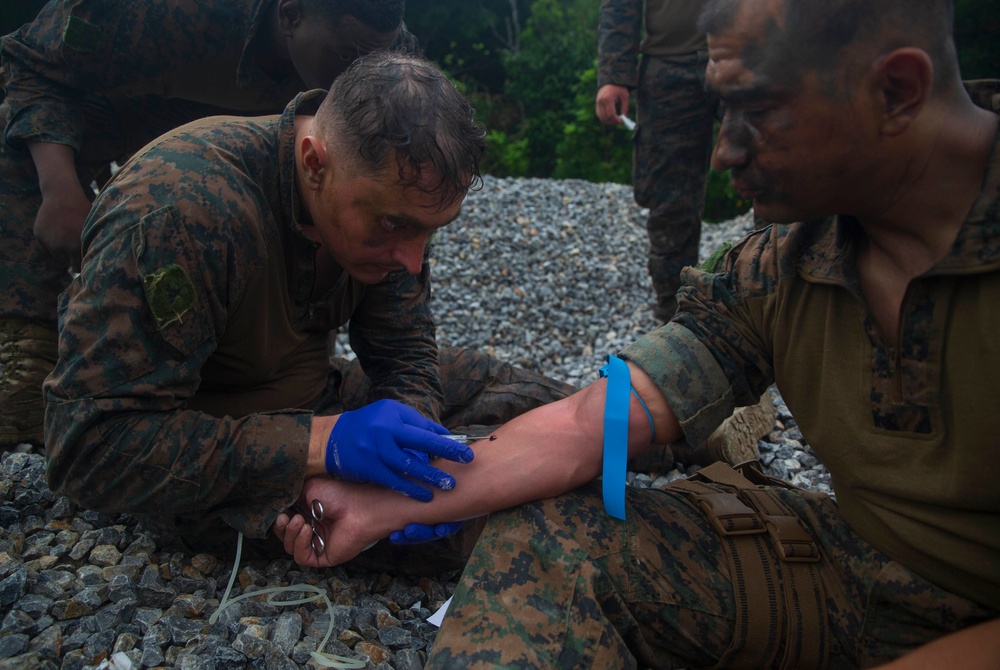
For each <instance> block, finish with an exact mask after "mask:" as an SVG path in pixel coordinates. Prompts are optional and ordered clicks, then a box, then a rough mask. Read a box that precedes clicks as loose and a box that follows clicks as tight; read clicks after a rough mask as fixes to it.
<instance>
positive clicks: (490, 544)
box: [427, 482, 998, 669]
mask: <svg viewBox="0 0 1000 670" xmlns="http://www.w3.org/2000/svg"><path fill="white" fill-rule="evenodd" d="M724 489H725V487H723V489H720V490H724ZM768 490H771V489H770V488H769V489H768ZM772 492H773V494H774V495H776V496H777V497H778V498H779V499H780V501H781V503H782V504H783V505H784V506H785V507H787V508H788V509H790V510H792V511H793V512H794V516H796V517H798V519H800V520H801V521H802V523H803V524H804V526H805V528H807V529H808V531H809V533H810V534H811V535H812V536H813V538H815V544H816V545H817V546H818V548H819V561H818V562H817V563H815V570H816V574H818V575H819V580H820V583H819V585H820V586H821V587H822V589H823V591H825V602H824V603H823V605H824V607H823V609H824V611H825V613H826V620H825V621H824V622H823V624H822V626H817V628H820V627H822V628H823V630H822V631H821V630H809V628H810V627H808V626H805V627H803V626H801V619H800V627H799V634H800V636H805V637H808V636H812V635H820V634H823V635H825V636H826V640H827V641H826V642H825V643H824V647H825V649H826V653H825V654H824V655H825V656H826V663H827V665H826V667H829V668H854V667H870V666H872V665H875V664H878V663H880V662H884V661H886V660H888V659H891V658H894V657H897V656H899V655H900V654H902V653H904V652H906V651H908V650H910V649H912V648H914V647H916V646H919V645H920V644H922V643H924V642H927V641H929V640H931V639H934V638H936V637H939V636H941V635H944V634H947V633H949V632H951V631H954V630H957V629H960V628H963V627H966V626H969V625H973V624H975V623H978V622H980V621H983V620H987V619H990V618H993V617H996V616H997V614H998V613H997V612H992V611H990V610H988V609H986V608H984V607H982V606H980V605H977V604H975V603H972V602H970V601H968V600H966V599H963V598H960V597H958V596H956V595H954V594H951V593H948V592H945V591H943V590H941V589H940V588H938V587H936V586H934V585H933V584H931V583H930V582H928V581H927V580H925V579H923V578H922V577H920V576H919V575H917V574H915V573H913V572H912V571H910V570H908V569H907V568H906V567H905V566H903V565H901V564H900V563H898V562H896V561H893V560H891V559H890V558H889V557H888V556H885V555H884V554H882V553H880V552H878V551H877V550H875V549H874V548H873V547H871V546H870V545H869V544H868V543H867V542H865V541H864V540H862V539H861V538H860V537H858V536H857V535H856V534H855V533H853V532H852V531H851V529H850V528H849V527H848V526H847V524H846V523H844V521H843V520H842V518H841V516H840V514H839V512H838V509H837V505H836V503H835V502H834V501H833V500H831V499H830V498H829V497H828V496H825V495H821V494H815V493H809V492H805V491H799V490H789V489H785V488H776V489H774V490H773V491H772ZM627 495H628V504H627V521H624V522H623V521H619V520H617V519H614V518H612V517H610V516H608V514H607V513H606V512H605V511H604V505H603V502H602V498H601V490H600V483H599V482H597V483H591V484H588V485H586V486H584V487H582V488H580V489H578V490H577V491H574V492H571V493H569V494H566V495H563V496H561V497H558V498H554V499H550V500H545V501H542V502H538V503H533V504H528V505H524V506H522V507H519V508H516V509H512V510H509V511H506V512H503V513H500V514H496V515H493V516H491V517H490V520H489V522H488V523H487V525H486V528H485V530H484V531H483V533H482V535H481V536H480V539H479V542H478V544H477V545H476V548H475V550H474V552H473V554H472V557H471V558H470V560H469V563H468V565H467V566H466V569H465V572H464V573H463V575H462V579H461V582H460V584H459V587H458V590H457V591H456V593H455V596H454V600H453V602H452V604H451V607H450V608H449V611H448V615H447V617H446V618H445V621H444V624H443V626H442V628H441V632H440V633H439V635H438V638H437V640H436V642H435V645H434V649H433V653H432V654H431V657H430V658H429V660H428V664H427V667H428V668H437V669H440V668H455V669H457V668H463V669H467V668H602V669H605V668H638V667H644V668H645V667H648V668H690V669H693V668H707V667H713V666H716V664H717V663H718V662H719V660H720V658H722V657H724V656H725V655H726V654H727V653H728V654H729V659H730V662H729V663H726V664H723V665H721V666H716V667H732V668H743V667H772V666H773V667H777V664H776V663H775V664H768V665H764V666H760V665H747V664H746V663H742V664H741V654H740V645H741V644H743V643H745V642H746V641H742V642H741V641H739V640H737V644H736V647H735V649H732V648H731V647H733V643H734V627H735V624H734V622H735V621H736V620H737V615H738V612H737V610H738V608H747V609H749V610H750V614H753V613H754V612H755V611H756V612H758V613H759V612H761V611H763V612H765V613H766V612H767V611H768V610H769V609H770V610H774V609H779V608H783V607H786V603H785V601H784V597H783V595H784V593H783V592H784V590H786V589H787V588H788V587H789V583H788V580H787V579H786V578H785V577H782V576H779V577H778V578H777V579H776V580H775V582H774V583H773V584H771V585H768V588H769V589H770V591H771V593H772V596H771V598H770V599H769V600H768V599H765V600H764V601H763V602H751V603H747V602H745V600H746V599H741V600H739V601H738V600H737V599H736V597H735V596H734V588H733V583H732V581H731V569H730V563H729V561H728V559H727V555H726V550H725V547H724V546H723V545H724V542H723V540H722V539H721V536H720V534H719V533H718V532H717V531H716V530H715V528H713V527H712V526H711V525H710V524H709V522H708V520H707V518H706V516H705V514H703V512H702V510H701V509H699V508H697V507H695V506H694V505H692V504H691V503H690V501H689V499H688V497H687V496H685V495H683V494H682V493H680V492H678V491H676V490H672V489H671V488H670V487H668V489H667V490H656V489H641V490H640V489H629V490H628V494H627ZM769 560H770V561H772V562H776V561H777V560H778V559H777V558H776V557H775V556H774V554H773V549H772V550H771V555H770V556H769ZM783 574H785V575H787V573H783ZM751 577H752V576H751ZM755 607H756V608H757V609H756V610H755V609H754V608H755ZM761 607H763V608H764V609H763V610H761V609H760V608H761ZM797 614H799V613H798V612H796V611H791V612H787V616H788V617H795V616H796V615H797ZM768 634H769V635H770V636H772V637H774V638H775V639H776V640H777V641H778V644H780V645H781V648H780V649H778V650H777V651H778V655H777V658H778V659H779V660H780V659H781V657H782V652H783V651H784V648H785V647H787V646H788V645H789V644H801V643H802V642H803V640H791V639H789V638H788V637H783V636H782V635H780V634H776V632H775V631H769V633H768ZM804 642H805V644H806V645H808V644H809V643H810V642H811V640H809V639H806V640H805V641H804ZM734 652H735V653H734ZM734 659H735V660H734ZM817 666H818V667H822V664H817ZM793 667H802V668H805V667H813V666H812V665H800V664H796V665H795V666H793Z"/></svg>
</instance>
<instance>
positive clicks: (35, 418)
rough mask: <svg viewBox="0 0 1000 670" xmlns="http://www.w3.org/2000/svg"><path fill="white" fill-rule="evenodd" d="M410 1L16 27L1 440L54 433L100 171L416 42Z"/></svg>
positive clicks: (101, 1) (6, 187)
mask: <svg viewBox="0 0 1000 670" xmlns="http://www.w3.org/2000/svg"><path fill="white" fill-rule="evenodd" d="M403 9H404V3H403V0H337V1H336V2H334V1H331V0H246V1H244V0H208V1H204V0H147V1H144V2H115V1H112V0H69V1H62V2H57V1H56V0H53V1H52V2H49V3H48V4H47V5H45V6H44V7H43V8H42V9H41V11H40V12H39V13H38V16H37V17H36V18H35V20H34V21H33V22H31V23H29V24H26V25H25V26H23V27H22V28H21V29H20V30H18V31H17V32H15V33H12V34H10V35H7V36H6V37H4V38H3V39H2V43H0V59H2V65H3V69H4V73H5V76H6V78H7V84H6V91H7V97H6V100H5V101H4V103H3V104H2V105H0V120H2V121H0V122H4V123H6V127H5V128H4V130H3V142H0V286H3V287H4V289H5V290H4V291H3V292H2V294H0V366H2V368H3V370H2V372H0V447H2V446H5V445H13V444H17V443H20V442H33V443H41V441H42V439H43V436H42V414H43V406H42V397H41V386H42V381H43V380H44V379H45V376H46V375H47V374H48V373H49V372H50V371H51V370H52V367H53V365H54V364H55V359H56V339H57V337H56V298H57V296H58V295H59V293H60V292H61V291H62V290H63V289H64V288H65V287H66V286H67V284H68V283H69V280H70V273H69V272H68V270H69V269H74V270H75V269H78V268H79V266H80V231H81V229H82V227H83V222H84V219H85V218H86V216H87V213H88V211H89V210H90V201H91V199H92V198H93V193H92V191H91V188H90V186H89V185H90V184H91V182H93V181H94V180H97V182H98V183H99V184H100V183H103V182H104V181H105V180H106V179H107V177H108V174H109V173H108V169H109V167H110V164H111V162H112V161H118V162H124V161H125V159H126V158H127V157H128V156H129V155H130V154H132V153H133V152H135V151H137V150H138V149H139V148H140V147H142V146H143V145H144V144H146V143H147V142H149V141H150V140H152V139H153V138H155V137H157V136H158V135H160V134H161V133H163V132H166V131H167V130H169V129H171V128H175V127H177V126H179V125H182V124H184V123H187V122H189V121H192V120H194V119H198V118H202V117H205V116H210V115H214V114H239V115H259V114H276V113H279V112H280V111H281V110H282V109H284V107H285V105H286V104H287V103H288V101H289V100H291V99H292V98H293V97H294V96H295V94H297V93H298V92H300V91H303V90H306V89H310V88H324V89H325V88H329V86H330V84H331V83H332V82H333V80H334V79H335V78H336V77H337V76H338V75H339V74H340V73H341V72H343V71H344V70H345V69H346V68H347V66H348V65H350V64H351V63H352V62H353V61H354V60H355V59H356V58H357V57H358V56H361V55H363V54H366V53H369V52H372V51H375V50H379V49H386V48H390V47H393V46H394V45H395V46H396V47H399V48H406V49H408V50H410V51H414V50H415V49H416V40H415V39H413V37H412V35H410V34H409V33H407V32H406V31H405V29H403V27H402V20H403Z"/></svg>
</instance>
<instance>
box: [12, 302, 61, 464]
mask: <svg viewBox="0 0 1000 670" xmlns="http://www.w3.org/2000/svg"><path fill="white" fill-rule="evenodd" d="M58 342H59V338H58V335H57V334H56V332H55V331H54V330H50V329H48V328H46V327H44V326H40V325H38V324H35V323H32V322H30V321H25V320H23V319H3V320H0V448H2V447H6V446H11V445H16V444H21V443H23V442H27V443H32V444H38V445H40V444H42V443H43V439H42V424H43V419H44V417H45V403H44V402H43V400H42V382H43V381H45V377H46V376H47V375H48V374H49V373H50V372H52V369H53V368H54V367H55V364H56V358H57V357H58V353H57V350H58Z"/></svg>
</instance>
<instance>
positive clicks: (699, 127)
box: [597, 0, 718, 322]
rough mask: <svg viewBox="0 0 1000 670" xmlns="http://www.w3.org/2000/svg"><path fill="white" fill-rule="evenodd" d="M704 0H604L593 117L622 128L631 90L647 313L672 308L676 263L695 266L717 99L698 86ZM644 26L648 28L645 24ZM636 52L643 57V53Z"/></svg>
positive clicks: (662, 314)
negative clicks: (645, 245)
mask: <svg viewBox="0 0 1000 670" xmlns="http://www.w3.org/2000/svg"><path fill="white" fill-rule="evenodd" d="M704 5H705V3H704V1H703V0H692V1H691V2H685V1H684V0H645V2H644V1H643V0H602V1H601V20H600V26H599V28H598V37H597V86H598V90H597V117H598V118H599V119H600V120H601V122H602V123H606V124H610V125H615V124H618V125H620V124H621V123H622V120H621V119H620V118H619V115H625V116H628V115H629V102H630V100H631V97H632V92H633V91H634V92H635V102H636V121H637V128H636V131H635V137H634V144H635V146H634V149H633V156H632V183H633V186H634V189H635V201H636V202H637V203H638V204H639V205H641V206H642V207H647V208H649V219H648V221H647V223H646V229H647V231H648V233H649V276H650V278H651V279H652V282H653V291H654V292H655V294H656V297H655V302H654V303H653V315H654V316H655V317H656V318H657V319H659V320H660V321H663V322H666V321H669V320H670V317H672V316H673V315H674V312H675V311H676V310H677V299H676V298H675V297H674V294H675V293H677V289H678V288H680V272H681V269H682V268H684V267H686V266H688V265H695V264H696V263H697V262H698V245H699V242H700V240H701V217H702V210H703V208H704V205H705V189H706V183H707V176H708V157H709V152H710V150H711V147H712V125H713V123H714V122H715V119H716V116H717V111H718V99H717V98H716V96H715V95H714V94H712V93H711V92H709V91H708V90H707V89H706V88H705V63H706V62H707V57H706V46H705V33H704V32H702V31H701V30H700V29H699V28H698V15H699V14H701V10H702V9H703V8H704ZM644 25H645V30H644V29H643V26H644ZM640 56H641V58H640Z"/></svg>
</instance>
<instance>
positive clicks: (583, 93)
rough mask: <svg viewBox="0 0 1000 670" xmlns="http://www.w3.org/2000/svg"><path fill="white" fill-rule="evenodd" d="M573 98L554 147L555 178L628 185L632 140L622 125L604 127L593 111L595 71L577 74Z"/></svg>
mask: <svg viewBox="0 0 1000 670" xmlns="http://www.w3.org/2000/svg"><path fill="white" fill-rule="evenodd" d="M574 88H575V95H574V97H573V120H572V121H570V122H569V123H567V124H566V125H565V126H564V127H563V133H562V139H561V140H560V141H559V144H558V145H556V152H555V153H556V167H555V170H554V171H553V173H552V176H553V177H554V178H556V179H586V180H588V181H593V182H598V183H602V182H615V183H619V184H628V183H631V181H632V141H631V135H630V134H629V133H628V131H626V130H625V128H624V126H606V125H604V124H603V123H601V122H600V121H599V120H598V119H597V114H596V113H595V111H594V94H595V91H596V90H597V69H596V68H595V67H591V68H588V69H586V70H584V71H583V73H582V74H581V75H580V79H579V81H578V82H577V83H576V85H575V87H574Z"/></svg>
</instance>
